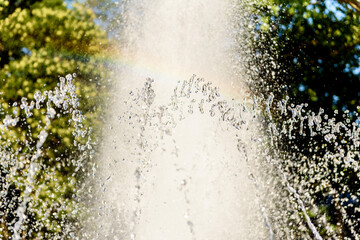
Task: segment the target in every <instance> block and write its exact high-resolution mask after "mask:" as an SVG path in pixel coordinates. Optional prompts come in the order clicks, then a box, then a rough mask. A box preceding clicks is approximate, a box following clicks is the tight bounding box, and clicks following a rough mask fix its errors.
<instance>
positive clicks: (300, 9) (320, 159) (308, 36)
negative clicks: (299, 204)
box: [250, 0, 360, 239]
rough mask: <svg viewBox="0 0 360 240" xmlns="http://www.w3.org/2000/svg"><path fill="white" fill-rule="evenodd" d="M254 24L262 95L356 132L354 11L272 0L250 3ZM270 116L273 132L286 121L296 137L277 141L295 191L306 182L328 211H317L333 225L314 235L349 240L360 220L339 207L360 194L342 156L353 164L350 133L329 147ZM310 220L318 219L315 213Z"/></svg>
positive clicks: (358, 17) (257, 85)
mask: <svg viewBox="0 0 360 240" xmlns="http://www.w3.org/2000/svg"><path fill="white" fill-rule="evenodd" d="M341 2H342V1H341ZM254 19H255V22H256V23H257V27H256V31H255V33H254V39H255V41H254V43H253V58H252V61H251V63H250V64H251V65H252V66H256V71H253V72H254V73H255V74H254V75H253V76H254V78H255V79H256V81H253V82H251V87H252V88H253V90H254V91H255V92H258V93H261V94H263V95H265V96H269V95H270V94H271V93H272V94H274V95H275V101H281V100H284V99H285V98H286V97H290V101H289V102H290V103H292V104H293V105H292V106H289V107H291V108H293V107H294V106H296V105H299V104H303V103H308V107H307V109H308V110H309V112H306V113H305V112H302V114H303V115H306V114H308V115H310V114H312V113H313V115H314V116H315V115H317V114H318V113H319V112H320V115H321V114H322V116H321V117H322V119H323V122H322V124H325V123H324V122H327V121H329V122H331V121H334V122H337V121H339V122H344V123H345V124H348V128H349V129H351V128H353V131H355V130H356V128H357V127H358V125H356V124H353V126H351V125H350V122H351V121H353V120H355V119H356V118H357V116H358V115H357V113H356V112H357V111H359V109H358V108H357V106H358V105H359V103H360V99H359V96H360V69H359V68H360V61H359V60H360V42H359V39H360V28H359V23H360V14H359V12H357V11H356V10H355V9H353V8H352V7H350V6H349V5H346V4H344V3H338V2H336V1H310V0H300V1H295V0H286V1H280V0H271V1H268V3H267V4H266V3H262V4H256V5H255V11H254ZM289 105H290V104H289ZM302 107H304V106H302ZM291 108H288V109H291ZM304 108H305V107H304ZM319 109H320V111H319ZM323 110H324V111H323ZM334 110H335V112H334ZM348 111H350V114H349V112H348ZM275 112H276V111H275V110H274V119H276V120H275V121H276V122H275V124H276V125H277V126H278V129H283V128H282V126H284V125H286V124H290V125H291V129H292V135H293V137H290V136H289V135H290V134H284V135H283V136H279V137H278V138H277V143H276V144H277V146H278V148H279V152H280V153H281V154H279V155H282V154H283V157H282V158H283V166H282V167H283V169H286V170H285V171H286V172H287V174H289V176H291V179H292V181H294V182H293V184H294V185H295V186H302V187H303V186H305V185H306V187H307V188H306V189H305V190H304V191H305V192H306V193H307V194H308V195H310V196H311V198H312V199H313V201H314V204H316V205H317V206H319V208H320V209H322V208H323V207H325V210H324V209H322V212H323V213H324V214H326V215H327V217H328V218H329V219H328V222H329V224H330V225H331V226H333V229H332V230H328V229H325V227H324V226H322V227H323V228H321V227H319V231H320V232H321V233H322V234H323V237H324V238H326V239H327V238H329V239H330V238H334V236H337V237H339V238H341V239H345V237H351V236H354V231H359V229H360V225H359V224H358V220H359V219H360V215H359V213H357V212H356V210H355V212H354V209H355V207H354V206H348V204H347V203H345V204H344V203H343V202H345V200H344V199H346V197H345V195H349V196H357V198H358V196H359V192H360V183H359V181H358V176H359V175H358V174H359V171H358V169H357V168H347V167H346V164H344V162H346V161H345V160H346V156H354V161H356V162H358V154H359V151H358V147H357V146H356V145H355V144H354V143H352V141H351V137H350V136H349V135H346V134H348V132H349V131H348V130H343V131H342V132H341V134H340V133H339V134H336V137H335V138H336V139H334V140H333V141H330V142H329V141H326V139H325V138H324V135H325V134H324V133H320V134H316V135H313V136H311V135H310V134H309V133H306V134H302V133H301V130H300V129H301V128H302V127H299V126H296V124H299V122H297V123H296V122H295V120H294V119H292V116H289V115H288V116H279V115H275ZM311 112H312V113H311ZM323 112H325V113H326V114H327V115H326V117H325V116H324V114H323ZM332 118H333V119H332ZM302 123H303V122H301V124H302ZM304 124H305V123H304ZM322 131H324V129H322ZM345 132H347V133H346V134H345ZM323 134H324V135H323ZM329 156H333V157H332V158H330V157H329ZM310 166H311V167H310ZM314 169H316V171H314ZM319 172H322V173H323V175H322V176H325V177H326V178H325V179H326V181H328V183H327V185H326V184H323V183H324V182H325V181H324V179H320V178H319V177H318V176H319V174H318V173H319ZM329 192H333V193H331V194H333V195H329ZM335 193H336V194H335ZM331 198H333V199H335V198H336V199H337V200H333V201H330V200H329V199H331ZM329 201H330V202H329ZM341 202H342V203H341ZM344 209H345V210H344ZM344 212H345V213H346V214H345V213H344ZM310 215H311V214H310ZM321 215H322V214H319V215H318V216H321ZM345 215H346V217H344V216H345ZM310 217H312V220H313V221H314V222H315V223H316V222H317V220H316V218H315V216H314V215H311V216H310ZM319 225H321V224H319ZM335 226H336V227H335ZM325 230H326V231H325Z"/></svg>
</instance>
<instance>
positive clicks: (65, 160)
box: [0, 0, 109, 239]
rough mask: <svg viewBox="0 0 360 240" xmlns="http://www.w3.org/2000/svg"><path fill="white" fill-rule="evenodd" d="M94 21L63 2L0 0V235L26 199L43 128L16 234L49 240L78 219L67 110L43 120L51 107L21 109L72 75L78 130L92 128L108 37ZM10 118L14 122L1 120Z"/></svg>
mask: <svg viewBox="0 0 360 240" xmlns="http://www.w3.org/2000/svg"><path fill="white" fill-rule="evenodd" d="M94 18H95V14H94V13H93V12H92V11H91V10H90V9H88V8H85V7H84V6H83V5H80V4H74V5H73V6H72V7H67V5H66V4H65V3H64V2H63V1H62V0H18V1H8V0H0V80H1V81H0V91H1V99H0V106H1V112H0V119H1V122H2V123H3V125H2V126H3V127H2V137H1V138H0V144H1V145H2V147H1V150H0V152H1V153H2V154H3V156H5V155H7V156H9V158H5V157H3V158H2V159H1V161H0V162H1V167H0V171H1V181H0V186H1V191H2V194H1V197H0V211H1V212H2V213H4V214H3V215H2V216H3V217H2V219H1V220H0V221H1V223H0V235H2V238H3V239H4V238H5V239H7V238H8V237H10V236H11V235H13V234H15V233H14V232H13V231H14V230H13V229H14V226H15V224H16V222H18V221H19V216H17V215H18V214H15V213H16V209H19V206H21V203H22V202H24V198H25V197H24V196H25V195H26V186H27V184H28V179H27V176H28V175H29V173H28V171H29V169H30V168H29V167H30V166H31V158H30V159H29V156H30V155H33V154H34V153H36V151H37V148H38V145H37V144H39V141H40V140H39V139H41V138H44V136H42V134H43V135H44V134H45V133H46V134H45V135H46V137H45V138H46V141H45V142H44V143H43V145H42V146H41V152H42V153H41V154H40V157H39V158H38V160H37V161H38V162H39V169H38V171H37V172H36V174H35V176H34V181H35V184H36V186H37V187H36V189H32V190H31V192H30V193H29V194H28V197H29V198H30V199H31V201H28V202H27V207H26V213H25V216H26V220H24V223H23V226H22V229H23V230H24V232H23V233H21V234H22V238H26V239H30V238H36V237H37V238H51V239H53V238H56V236H57V237H59V236H61V235H63V237H65V235H66V234H69V231H70V230H71V231H73V230H74V229H70V230H66V229H67V227H68V223H69V222H74V221H75V222H76V214H74V209H75V208H76V201H75V196H76V194H75V192H76V184H77V182H78V179H79V177H80V176H79V174H78V173H77V172H76V167H77V166H76V161H74V158H76V157H79V156H76V155H77V154H78V153H79V151H80V150H79V147H78V146H75V145H74V143H76V141H75V140H77V141H80V142H81V141H84V140H81V139H80V138H81V137H80V136H78V135H76V134H75V136H74V131H75V130H76V127H75V126H74V120H73V119H72V118H73V115H72V114H73V113H70V111H69V110H66V107H60V106H53V107H52V109H53V110H51V111H54V116H53V117H52V118H51V119H52V120H51V124H48V123H47V119H48V118H47V117H46V116H47V115H49V114H50V113H49V112H47V111H48V109H49V108H48V109H47V108H46V106H39V107H37V105H35V104H34V105H33V106H32V107H30V108H32V109H31V112H32V113H31V114H30V115H29V114H27V112H26V109H27V107H24V106H25V105H26V104H28V105H29V106H31V101H33V102H34V103H36V102H38V101H40V100H39V98H41V97H44V98H45V95H46V94H47V93H48V92H50V91H54V89H55V88H56V87H57V88H58V89H59V88H60V82H59V77H60V76H65V75H66V74H68V73H76V74H77V77H76V80H75V81H74V84H75V86H76V94H77V96H79V98H80V102H81V104H82V106H81V110H82V112H83V113H82V114H83V115H85V116H86V119H87V120H86V121H85V122H84V121H83V122H81V123H79V124H80V125H81V126H80V127H82V128H86V127H87V126H90V125H92V126H94V125H95V126H96V124H95V123H96V121H97V116H98V115H99V112H100V110H99V106H100V105H99V103H100V102H101V100H102V96H104V94H103V93H105V92H106V91H105V90H104V86H103V85H102V84H101V83H102V81H103V80H104V79H105V78H106V72H107V71H105V67H106V66H105V64H106V61H105V60H106V59H105V58H106V48H107V47H108V46H109V41H108V39H107V35H106V33H105V32H104V31H103V30H102V29H101V28H100V27H99V26H97V25H96V24H95V23H94ZM68 76H70V75H68ZM46 91H47V92H46ZM45 92H46V93H45ZM46 97H48V96H46ZM49 98H50V97H49ZM40 102H41V101H40ZM24 103H26V104H24ZM74 109H75V108H74ZM14 119H16V121H15V123H14V125H12V123H11V124H5V123H6V122H9V121H12V120H14ZM4 125H6V126H5V127H4ZM78 127H79V126H78ZM44 132H45V133H44ZM10 163H11V164H10ZM19 166H21V167H19ZM30 205H31V206H30ZM74 225H76V224H74Z"/></svg>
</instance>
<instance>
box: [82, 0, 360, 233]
mask: <svg viewBox="0 0 360 240" xmlns="http://www.w3.org/2000/svg"><path fill="white" fill-rule="evenodd" d="M244 6H246V4H243V3H238V2H236V1H234V2H232V1H201V0H200V1H199V0H198V1H195V0H189V1H186V2H184V1H177V0H175V1H163V0H156V1H151V2H147V1H128V2H124V4H123V9H124V19H126V20H127V21H125V28H124V33H123V35H124V39H123V42H124V46H123V52H122V55H121V57H120V58H121V62H122V63H123V64H122V65H121V66H119V71H118V72H119V74H118V79H117V84H116V86H115V87H114V93H113V95H114V100H113V102H112V103H111V111H110V113H109V123H108V126H107V128H108V130H106V131H104V143H103V145H102V151H101V153H100V154H99V156H98V159H99V160H98V164H97V166H95V168H96V169H97V170H96V171H95V170H94V171H95V172H96V174H94V176H93V178H92V179H91V181H90V182H91V185H92V186H95V190H93V189H92V190H91V194H90V195H88V197H89V198H88V201H89V202H90V203H89V206H91V211H92V212H93V213H96V214H92V217H91V218H90V219H88V220H87V221H86V225H87V228H86V230H85V232H86V234H85V235H86V236H85V237H87V238H89V239H97V238H102V237H108V238H115V239H323V236H325V237H326V238H329V239H341V238H342V237H341V236H342V234H343V232H342V230H341V227H339V226H338V224H336V225H334V223H331V222H330V221H329V219H328V217H327V216H326V213H325V212H324V211H323V210H321V206H322V204H321V203H320V204H319V203H318V202H316V200H315V198H314V197H313V196H314V195H316V194H319V193H320V192H321V191H319V189H321V190H324V188H328V189H329V195H328V196H331V197H333V198H334V199H335V200H334V201H336V203H335V206H336V208H337V209H338V210H339V211H340V212H341V214H342V216H343V218H345V219H346V220H345V221H344V224H345V225H346V226H347V228H348V229H349V231H350V232H349V233H348V234H350V235H351V236H353V237H354V238H355V239H359V234H358V233H357V231H358V226H357V223H356V220H355V221H354V219H356V216H355V217H354V216H353V217H350V215H351V214H352V213H351V211H355V212H356V211H357V209H358V203H357V202H358V197H357V196H359V194H358V193H351V194H350V196H349V197H346V198H344V197H341V196H342V195H343V194H344V192H343V193H340V192H339V189H337V190H336V188H335V187H333V186H334V184H335V183H336V184H338V183H339V182H341V181H343V180H344V178H343V179H342V180H341V176H340V175H341V173H339V174H336V178H335V181H334V179H332V178H333V177H334V175H333V173H334V170H333V169H334V164H335V165H338V166H339V167H340V166H341V167H344V165H343V164H344V162H343V160H342V159H344V158H345V159H347V160H346V161H345V162H347V164H345V165H346V166H345V167H347V168H351V169H352V170H354V171H355V172H358V168H357V167H356V163H355V160H354V154H356V153H355V152H352V153H349V154H347V155H346V152H347V151H342V150H341V148H337V149H338V150H339V151H337V152H336V153H334V154H333V153H330V152H328V154H326V155H325V156H322V155H316V154H315V155H314V156H313V157H312V159H311V158H309V156H306V155H305V154H302V152H301V151H299V150H298V149H295V147H294V149H292V151H284V150H283V149H282V147H281V143H282V142H283V141H286V140H284V139H290V140H291V139H296V138H297V137H298V135H300V136H305V135H307V134H309V135H310V136H315V135H321V136H323V138H324V139H325V141H326V142H328V143H329V144H330V145H332V144H335V146H337V145H336V143H335V141H336V140H338V139H341V138H342V137H339V136H342V134H343V132H342V130H341V129H345V130H346V131H347V132H346V133H345V135H344V136H348V138H349V137H350V136H351V139H352V140H353V143H351V144H353V145H351V146H357V145H356V144H357V142H358V134H357V129H358V128H357V127H356V126H357V125H356V124H355V123H354V124H355V125H353V131H350V132H349V131H348V130H349V129H350V128H349V127H345V126H344V124H342V123H335V122H334V121H333V120H332V119H330V118H328V117H325V120H327V121H325V122H324V121H323V120H324V119H323V118H322V117H321V115H322V114H323V113H322V112H319V114H315V113H312V112H309V111H306V110H305V109H306V106H305V104H303V105H299V106H294V105H292V104H291V103H290V102H289V100H288V99H283V100H280V101H274V97H273V96H272V95H271V94H270V96H268V97H267V98H262V97H255V96H252V95H251V93H250V92H249V90H248V89H247V86H246V84H245V83H246V81H247V78H248V76H247V75H246V74H245V72H247V71H246V69H245V68H244V66H246V62H247V61H248V57H249V55H247V54H248V47H247V42H248V39H247V38H248V35H247V33H246V29H247V28H251V27H252V26H251V24H250V21H249V20H247V19H248V18H249V15H248V14H247V12H246V7H244ZM249 24H250V25H249ZM193 73H196V74H199V75H201V76H202V77H204V79H206V81H205V80H204V79H202V78H198V77H196V76H193V77H191V78H190V79H189V80H185V81H184V79H188V77H189V75H191V74H193ZM148 77H150V79H149V78H148ZM146 78H148V80H147V81H146V82H145V84H144V85H143V80H144V79H146ZM212 85H214V86H217V87H219V88H220V89H221V92H222V94H221V96H220V93H219V92H220V91H219V89H218V88H217V87H213V86H212ZM135 89H141V90H138V92H136V90H135ZM172 89H173V90H172ZM314 143H315V142H314ZM310 145H311V144H310ZM310 150H311V149H310ZM314 152H316V151H314ZM315 158H316V160H314V159H315ZM330 165H331V166H330ZM95 168H94V169H95ZM335 168H336V167H335ZM329 173H330V174H329ZM303 176H305V177H303ZM314 182H318V184H314ZM340 184H343V183H340ZM314 186H317V187H315V189H314ZM335 190H336V191H335ZM323 192H324V191H323ZM325 198H326V196H324V199H325ZM344 203H345V204H344ZM332 206H333V204H332ZM349 209H352V210H350V211H349ZM347 214H350V215H347ZM94 229H95V230H94ZM339 229H340V230H339Z"/></svg>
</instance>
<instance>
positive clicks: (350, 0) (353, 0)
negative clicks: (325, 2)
mask: <svg viewBox="0 0 360 240" xmlns="http://www.w3.org/2000/svg"><path fill="white" fill-rule="evenodd" d="M338 1H339V2H340V3H347V4H349V5H350V6H351V7H352V8H354V9H355V10H356V11H357V12H359V13H360V2H359V1H358V0H338Z"/></svg>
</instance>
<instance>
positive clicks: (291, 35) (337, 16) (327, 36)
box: [256, 0, 360, 112]
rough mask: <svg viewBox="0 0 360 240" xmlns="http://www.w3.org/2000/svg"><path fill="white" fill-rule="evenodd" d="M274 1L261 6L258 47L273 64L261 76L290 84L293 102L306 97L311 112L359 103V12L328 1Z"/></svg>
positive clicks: (300, 101)
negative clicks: (268, 4)
mask: <svg viewBox="0 0 360 240" xmlns="http://www.w3.org/2000/svg"><path fill="white" fill-rule="evenodd" d="M272 2H273V4H274V5H273V6H272V7H265V6H261V11H262V18H261V20H260V28H261V30H262V32H261V33H260V35H261V37H259V41H258V43H259V44H258V45H257V46H256V48H258V49H257V50H259V51H261V52H264V51H267V53H266V54H269V55H271V56H272V59H273V61H274V63H275V64H273V65H270V64H269V66H268V67H269V68H270V69H267V70H263V71H262V74H263V75H262V77H263V78H264V79H268V80H270V78H271V79H273V80H271V81H272V83H274V82H275V81H276V83H274V84H276V85H277V86H284V85H286V86H288V87H289V91H288V94H289V96H290V97H291V98H292V99H293V102H295V103H304V102H308V103H310V105H309V107H311V108H312V109H313V110H314V111H318V109H319V107H321V108H323V109H325V111H326V112H330V111H331V110H334V109H339V110H340V111H342V110H345V109H348V110H350V111H354V110H356V106H358V105H359V103H360V100H359V95H360V90H359V89H360V71H359V67H360V65H359V63H360V61H359V58H360V44H359V38H360V28H359V23H360V15H359V13H358V12H356V11H355V10H354V9H352V8H351V7H349V6H348V5H346V4H339V3H336V2H332V1H330V2H332V4H333V5H332V6H331V7H333V8H334V9H332V8H329V5H328V4H329V3H328V4H327V3H326V1H317V2H315V3H312V2H311V1H308V0H302V1H292V0H287V1H277V0H274V1H272ZM260 45H262V46H260ZM264 46H265V47H264ZM265 49H266V50H265ZM269 49H271V50H270V52H269ZM272 74H273V75H272ZM278 90H279V92H283V89H281V88H280V89H278Z"/></svg>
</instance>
